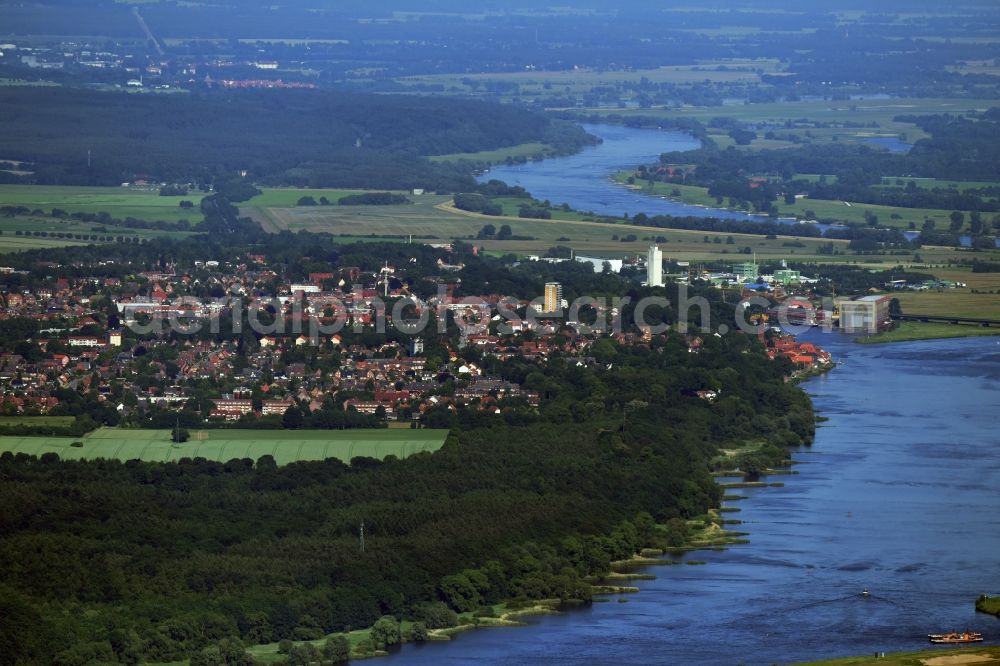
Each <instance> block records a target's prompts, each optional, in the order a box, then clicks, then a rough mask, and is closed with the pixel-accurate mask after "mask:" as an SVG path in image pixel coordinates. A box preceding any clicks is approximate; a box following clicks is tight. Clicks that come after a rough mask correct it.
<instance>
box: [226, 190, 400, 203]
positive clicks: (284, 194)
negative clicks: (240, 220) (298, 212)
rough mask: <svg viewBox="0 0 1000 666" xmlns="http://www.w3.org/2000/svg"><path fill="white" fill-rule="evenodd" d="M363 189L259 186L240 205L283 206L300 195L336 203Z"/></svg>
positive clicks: (362, 191)
mask: <svg viewBox="0 0 1000 666" xmlns="http://www.w3.org/2000/svg"><path fill="white" fill-rule="evenodd" d="M365 191H366V190H341V189H306V188H301V189H300V188H292V187H270V188H261V194H258V195H257V196H255V197H254V198H253V199H250V201H247V202H244V203H242V204H240V205H242V206H255V207H260V208H268V207H279V208H285V207H292V206H295V204H296V203H298V200H299V199H301V198H302V197H312V198H313V199H315V200H316V201H317V202H318V201H319V200H320V197H326V198H327V199H329V200H330V202H331V203H333V204H334V205H336V203H337V201H338V200H339V199H340V198H341V197H346V196H349V195H352V194H363V193H364V192H365ZM379 191H384V190H379Z"/></svg>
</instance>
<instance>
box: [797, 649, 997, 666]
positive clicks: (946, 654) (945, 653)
mask: <svg viewBox="0 0 1000 666" xmlns="http://www.w3.org/2000/svg"><path fill="white" fill-rule="evenodd" d="M996 664H1000V647H988V646H980V647H968V648H948V649H945V650H924V651H922V652H899V653H889V654H886V655H885V656H871V655H869V656H864V657H844V658H842V659H826V660H823V661H810V662H808V663H802V664H799V666H995V665H996Z"/></svg>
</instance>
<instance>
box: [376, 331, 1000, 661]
mask: <svg viewBox="0 0 1000 666" xmlns="http://www.w3.org/2000/svg"><path fill="white" fill-rule="evenodd" d="M800 339H803V340H810V341H814V342H817V343H819V344H820V345H821V346H823V347H825V348H826V349H828V350H830V351H831V352H832V353H833V355H834V357H835V358H836V359H837V360H838V361H841V362H842V363H843V365H841V366H840V367H838V368H836V369H835V370H833V371H831V372H830V373H828V374H826V375H824V376H822V377H819V378H816V379H812V380H810V381H809V382H807V383H806V384H805V385H804V386H805V389H806V390H808V391H809V393H810V394H811V395H812V396H813V399H814V401H815V405H816V409H817V411H818V412H819V413H820V414H821V415H823V416H826V417H828V418H829V419H830V420H829V421H828V422H827V423H824V424H823V425H822V427H820V428H819V430H818V432H817V436H816V441H815V443H814V444H813V445H812V446H811V447H805V448H802V449H800V450H798V451H797V452H796V453H795V455H794V458H795V461H796V463H797V464H796V466H795V467H794V469H795V470H796V471H797V474H795V475H792V476H775V477H771V479H770V480H771V481H782V482H784V483H785V485H784V486H783V487H778V488H765V489H759V490H758V489H753V490H740V491H736V492H740V493H741V494H743V495H745V496H746V497H747V499H745V500H742V501H738V502H727V505H730V506H736V507H739V508H740V510H741V512H740V513H734V514H726V516H727V517H729V518H736V519H739V520H742V521H744V525H743V526H742V527H737V528H736V529H743V530H746V531H748V532H749V533H750V536H749V539H750V543H748V544H745V545H737V546H732V547H730V548H729V549H727V550H723V551H703V552H695V553H691V554H688V555H686V556H684V557H683V558H681V559H682V560H684V561H704V562H705V565H703V566H686V565H680V566H657V567H651V568H649V571H650V572H651V573H654V574H655V575H656V576H657V578H656V580H653V581H639V582H638V583H637V584H638V586H639V587H640V588H641V591H640V592H639V593H636V594H630V595H624V596H623V598H625V599H627V603H617V602H616V598H615V597H612V598H611V599H610V600H609V601H608V602H604V603H595V604H593V605H592V606H590V607H588V608H585V609H579V610H573V611H570V612H567V613H565V614H563V615H559V616H551V617H539V618H533V619H530V620H529V625H528V626H526V627H521V628H510V629H485V630H481V631H474V632H469V633H466V634H462V635H460V636H458V637H457V638H456V639H455V640H453V641H451V642H449V643H429V644H425V645H407V646H404V647H403V648H402V649H401V650H400V652H398V653H397V654H396V655H394V656H392V657H389V658H388V659H387V662H388V663H396V664H401V665H402V664H406V665H409V664H421V665H422V664H428V665H430V664H435V665H437V664H470V663H471V664H489V665H500V664H553V665H555V664H576V663H593V664H611V663H614V664H684V665H698V664H705V665H718V664H737V663H744V664H748V665H750V664H762V665H763V664H774V663H780V664H787V663H794V662H798V661H804V660H815V659H821V658H830V657H835V656H847V655H855V654H862V655H863V654H872V653H875V652H877V651H885V652H890V651H912V650H919V649H924V648H927V647H929V645H928V643H927V639H926V634H927V633H930V632H939V631H948V630H952V629H958V630H963V629H967V628H968V629H972V630H975V631H981V632H983V633H984V634H985V636H986V638H987V644H991V645H997V644H1000V640H998V639H1000V620H998V619H996V618H993V617H991V616H987V615H983V614H977V613H975V611H974V608H973V602H974V601H975V599H976V597H977V596H978V595H979V594H981V593H984V592H985V593H998V592H1000V493H998V486H997V484H998V482H1000V434H998V433H997V430H996V425H995V419H996V415H997V414H1000V337H986V338H964V339H954V340H941V341H924V342H912V343H902V344H893V345H859V344H856V343H854V342H852V341H851V339H850V338H849V337H847V336H844V335H842V334H838V333H821V332H819V331H812V332H809V333H806V334H805V335H803V336H801V338H800ZM866 587H867V588H869V589H870V590H871V596H870V597H869V598H863V597H861V596H860V595H859V592H860V591H861V590H862V589H864V588H866Z"/></svg>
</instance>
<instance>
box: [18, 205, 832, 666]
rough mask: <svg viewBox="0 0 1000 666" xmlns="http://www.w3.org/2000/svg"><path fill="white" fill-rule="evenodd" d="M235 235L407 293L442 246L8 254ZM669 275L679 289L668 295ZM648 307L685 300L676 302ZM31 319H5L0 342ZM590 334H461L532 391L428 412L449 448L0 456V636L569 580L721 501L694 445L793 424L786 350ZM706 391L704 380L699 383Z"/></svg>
mask: <svg viewBox="0 0 1000 666" xmlns="http://www.w3.org/2000/svg"><path fill="white" fill-rule="evenodd" d="M218 196H220V195H216V197H218ZM233 196H239V195H238V193H236V192H234V193H233ZM216 197H210V198H209V199H212V200H214V204H210V205H214V206H216V208H215V210H214V212H211V213H210V215H209V222H208V223H209V224H219V225H223V224H225V223H226V220H230V219H231V217H232V214H233V213H232V210H231V209H229V208H227V206H226V204H225V201H224V200H223V201H219V200H217V199H216ZM213 220H214V222H213ZM237 223H238V221H237ZM220 228H222V227H221V226H220ZM248 243H249V245H248ZM248 247H253V248H254V251H256V252H266V254H267V256H268V257H269V258H270V262H271V264H272V265H273V266H274V267H275V268H276V269H278V270H280V271H281V272H282V273H283V274H285V275H288V276H297V275H303V274H306V273H308V272H310V271H317V270H326V269H328V268H329V267H330V266H334V265H357V266H360V267H362V269H364V270H374V269H375V268H377V266H379V265H381V263H382V261H384V260H386V259H388V260H391V261H393V262H399V263H401V264H403V263H409V264H411V265H412V267H413V268H412V272H411V274H410V275H408V278H407V279H409V280H412V283H411V287H412V288H413V290H414V291H415V292H416V293H429V292H430V291H431V290H432V289H433V285H432V284H431V283H430V282H429V281H425V280H424V279H423V277H424V276H431V275H432V274H433V273H434V272H435V266H436V261H437V259H438V258H439V257H440V256H441V251H440V250H436V249H433V248H429V247H423V246H408V245H401V244H392V243H385V244H349V245H337V244H335V243H334V242H333V240H332V239H330V238H328V237H322V236H313V235H310V234H289V233H283V234H276V235H273V236H269V235H265V234H259V232H258V235H257V236H253V237H252V238H249V239H248V238H244V237H242V235H238V234H234V233H228V234H227V233H219V234H215V235H213V236H211V237H210V238H208V239H190V240H185V241H153V242H150V243H147V244H142V245H128V246H125V245H122V246H114V247H110V248H108V255H107V256H105V257H103V258H104V259H117V260H118V261H117V262H114V263H111V262H105V263H103V264H102V265H101V266H100V267H98V266H96V264H94V262H92V261H91V262H81V261H80V260H82V259H85V258H86V257H87V256H88V255H87V253H88V252H92V250H88V249H87V248H62V249H56V250H52V251H47V252H46V253H45V254H43V253H41V252H29V253H24V254H22V255H11V256H9V257H5V260H6V259H10V260H11V261H12V263H15V264H16V265H18V266H25V267H30V272H29V274H27V275H23V276H19V279H22V280H25V281H27V282H28V283H30V281H32V280H35V279H42V277H43V276H42V273H39V272H38V271H43V272H44V268H41V267H39V266H38V260H39V258H40V257H43V256H44V257H45V258H46V259H48V260H56V261H60V262H61V263H62V264H63V265H64V266H66V268H67V271H68V272H69V273H70V274H76V273H77V272H81V273H80V274H84V273H86V274H88V275H89V274H91V273H92V272H93V271H94V270H98V271H106V272H107V274H108V275H112V274H116V272H117V271H121V270H122V269H121V264H123V263H125V262H127V261H128V260H129V259H134V258H139V257H142V258H144V259H145V260H147V261H149V260H154V261H155V260H158V261H161V262H164V261H170V262H172V263H174V262H175V263H178V264H179V265H182V266H190V265H191V264H192V263H193V261H194V260H196V259H200V260H204V259H206V258H209V257H219V258H224V257H227V256H231V255H232V254H233V253H234V252H236V253H239V254H241V255H242V254H244V253H245V252H246V251H247V249H248ZM453 255H454V256H453V259H454V260H458V261H462V262H463V263H465V264H466V268H465V269H464V270H463V271H462V272H461V273H460V274H459V275H458V276H456V278H460V279H461V288H460V290H459V291H457V292H456V293H457V294H475V293H481V290H484V289H487V284H488V288H489V289H490V290H496V291H502V292H505V293H508V294H511V295H513V296H518V297H522V298H523V297H529V296H534V295H537V293H539V290H540V288H541V285H542V284H543V283H544V282H545V281H548V280H552V279H558V280H560V281H562V282H563V284H564V286H565V293H566V295H567V296H568V297H574V295H576V294H582V293H588V294H594V295H629V296H633V297H641V296H643V295H647V291H648V290H646V288H641V287H638V286H636V285H633V284H630V283H629V282H627V281H624V280H622V279H621V278H619V277H615V276H610V275H602V274H595V273H594V272H593V271H592V270H591V269H590V268H589V267H586V266H583V265H580V264H576V263H572V262H570V263H566V264H557V265H549V264H542V263H538V264H531V265H523V266H520V267H519V266H516V265H515V263H516V262H513V261H511V260H510V258H494V257H479V258H477V257H475V256H474V255H473V251H472V248H471V247H470V246H468V245H466V244H463V243H456V244H455V248H454V253H453ZM408 257H409V258H410V259H412V260H413V261H409V260H408ZM86 263H91V265H89V266H88V265H86ZM671 288H672V289H673V288H675V287H671ZM694 291H695V292H696V294H697V295H702V296H704V297H705V298H706V299H707V300H708V302H709V304H710V305H709V306H710V310H711V312H710V318H711V322H710V325H711V326H713V328H714V327H717V326H718V325H719V324H720V323H723V322H728V323H729V325H730V327H731V329H735V326H733V322H732V317H733V312H732V308H731V306H727V305H726V304H725V303H724V302H723V301H722V299H721V296H720V294H719V293H718V291H717V290H709V289H705V290H699V289H697V288H695V290H694ZM667 296H668V297H669V298H670V299H671V301H672V302H674V303H677V302H678V294H677V293H675V292H669V293H668V294H667ZM649 314H650V315H651V317H650V318H649V319H648V321H653V320H654V319H655V320H656V321H665V322H676V321H677V320H678V318H679V317H680V316H681V313H679V312H678V311H677V310H676V309H675V308H672V307H661V308H654V310H652V311H650V313H649ZM626 316H631V312H630V311H629V312H626ZM18 326H20V324H18ZM228 330H229V329H228V328H227V327H225V326H223V328H222V331H221V333H220V335H222V336H225V335H227V331H228ZM30 333H31V330H30V326H29V325H28V324H25V325H24V327H23V330H22V329H18V330H17V331H13V330H12V331H11V332H10V333H9V334H6V335H5V337H4V340H5V344H10V345H17V344H18V338H19V337H20V336H21V335H30ZM455 334H456V332H455V331H452V330H449V331H448V334H447V335H455ZM362 335H369V334H368V333H365V334H362ZM350 339H351V338H347V340H348V341H350ZM428 344H429V345H430V348H429V351H428V354H429V355H437V354H440V353H441V349H440V348H439V345H437V344H436V342H435V338H434V337H433V335H432V336H431V337H430V338H428ZM590 353H591V355H592V356H593V359H594V360H593V362H588V363H587V364H585V365H580V364H578V363H576V362H575V361H573V362H570V361H569V360H567V359H563V358H561V357H560V355H559V354H558V353H556V354H555V355H554V357H553V358H552V359H551V360H549V361H548V362H546V363H541V364H539V363H534V362H530V361H525V360H521V359H516V358H515V359H509V360H505V361H500V360H498V359H495V358H481V357H479V356H478V352H476V351H475V350H474V349H470V350H468V351H467V352H466V354H467V355H470V356H469V358H475V360H476V362H477V363H480V364H481V367H483V368H484V370H485V371H486V372H488V373H490V374H491V375H493V376H498V377H502V378H503V379H506V380H508V381H511V382H515V383H517V384H519V385H522V386H524V387H526V388H528V389H530V390H532V391H536V392H537V393H538V394H539V395H540V397H541V406H540V408H539V409H538V410H537V411H536V412H534V413H531V412H525V411H523V410H519V411H515V412H511V413H502V414H494V413H492V412H489V411H479V410H463V411H461V412H459V413H458V414H455V413H449V412H448V411H447V410H441V411H434V410H431V411H430V412H428V414H426V415H425V417H424V421H425V425H428V426H434V427H445V428H449V429H450V430H451V434H450V435H449V437H448V439H447V442H446V444H445V446H444V447H443V448H442V449H441V450H440V451H438V452H436V453H433V454H420V455H416V456H413V457H411V458H407V459H403V460H399V459H395V458H392V457H390V458H388V459H386V460H385V461H384V462H381V463H380V462H377V461H375V460H371V459H355V460H352V461H351V464H350V465H345V464H343V463H341V462H338V461H336V460H328V461H325V462H308V463H296V464H293V465H289V466H286V467H277V466H275V464H274V462H273V460H270V459H268V458H263V459H261V460H257V461H254V460H234V461H230V462H228V463H214V462H208V461H205V460H200V459H195V460H190V459H185V460H181V461H180V462H178V463H171V464H155V463H139V462H134V461H133V462H129V463H118V462H109V461H93V462H69V461H61V460H59V459H57V458H56V457H55V456H44V457H42V458H41V459H35V458H31V457H28V456H24V455H18V456H12V455H10V454H4V455H3V456H0V505H2V506H4V507H5V508H4V511H3V512H0V567H2V569H3V571H4V576H3V583H2V585H0V604H2V611H3V615H4V623H3V625H2V628H0V649H2V650H3V653H4V654H8V655H10V654H16V655H19V656H20V657H21V658H22V663H26V664H31V663H46V664H48V663H55V664H62V665H69V664H85V663H93V662H104V663H115V662H118V663H136V662H137V661H138V660H152V661H170V660H177V659H182V658H185V657H191V656H199V655H202V654H203V653H204V651H206V650H209V651H211V650H219V649H221V648H220V647H218V645H219V644H220V642H222V643H223V644H224V645H227V646H229V647H232V646H233V645H236V643H233V642H232V641H233V640H238V641H240V642H241V643H242V644H255V643H261V642H274V641H280V640H282V639H308V638H315V637H320V636H323V635H325V634H327V633H330V632H335V631H341V630H345V629H348V628H360V627H366V626H370V625H372V623H374V622H376V621H378V620H379V618H381V617H383V616H386V615H391V616H394V617H396V618H402V619H412V620H414V621H418V622H421V623H422V624H423V625H424V626H427V627H431V628H433V627H440V626H446V625H448V624H451V623H453V622H454V621H455V620H454V614H455V613H456V612H467V611H475V610H477V609H479V608H480V607H482V606H484V605H488V604H492V603H495V602H497V601H499V600H503V599H515V600H520V602H522V603H527V602H529V601H531V600H536V599H541V598H561V599H565V600H570V599H576V600H584V601H586V600H588V599H589V598H590V587H589V583H590V582H591V581H593V580H595V579H596V578H599V577H600V576H601V575H602V574H604V573H606V572H607V571H608V568H609V563H610V562H611V561H612V560H615V559H619V558H623V557H627V556H629V555H631V554H633V553H634V552H636V551H637V550H638V549H640V548H642V547H644V546H660V547H663V546H667V545H670V544H671V543H676V539H677V538H683V531H684V529H685V528H684V526H683V522H682V519H687V518H693V517H696V516H699V515H701V514H702V513H704V512H705V511H706V509H708V508H710V507H713V506H716V505H717V503H718V501H719V499H720V490H719V488H718V487H717V486H716V485H715V484H714V483H713V482H712V480H711V477H710V465H709V460H710V458H711V457H712V456H713V455H715V454H716V453H717V451H718V449H719V448H720V447H725V446H728V445H732V444H735V443H739V442H743V441H745V440H747V439H758V440H766V441H767V442H769V443H770V444H771V445H772V446H771V449H773V450H779V451H781V450H783V447H785V446H795V445H799V444H802V443H808V442H810V441H811V439H812V436H813V429H814V423H813V414H812V410H811V406H810V402H809V399H808V397H807V396H806V395H805V394H804V393H803V392H801V391H800V390H798V389H797V388H796V387H795V386H794V385H791V384H787V383H786V382H785V376H786V375H787V374H788V372H789V371H790V370H791V367H790V363H789V362H788V361H787V360H784V359H780V360H778V361H770V360H768V359H767V358H766V356H765V355H764V353H763V348H762V347H761V345H760V344H759V343H758V341H757V340H756V339H755V338H751V337H748V336H744V335H742V334H739V333H730V334H728V335H725V336H722V337H717V336H706V337H705V340H704V344H703V345H702V348H701V351H700V352H699V353H696V354H693V353H690V352H689V350H688V343H687V341H686V339H685V338H684V337H682V336H680V335H678V334H669V335H668V336H666V337H663V338H657V339H655V340H654V341H653V343H652V344H651V345H650V346H649V347H648V348H646V347H632V346H620V345H619V344H618V343H615V342H614V341H612V340H611V339H609V338H603V339H600V340H598V341H597V342H595V343H594V345H593V347H592V350H591V352H590ZM706 389H710V390H715V391H719V392H721V393H720V395H721V396H722V397H721V398H719V399H718V400H716V401H714V402H709V401H706V400H702V399H700V398H698V397H697V392H698V391H700V390H706ZM79 407H80V409H83V410H86V409H88V406H87V405H86V404H83V403H81V404H80V405H79ZM175 418H176V417H175ZM318 425H319V426H320V427H322V424H318ZM358 425H361V424H358ZM136 516H141V517H142V519H141V520H136ZM362 521H363V522H364V524H365V549H364V552H361V551H360V549H359V541H358V531H359V529H360V524H361V522H362ZM657 525H659V526H657ZM678 530H680V532H678ZM227 640H228V641H230V642H228V643H226V642H225V641H227ZM227 649H229V648H227ZM199 658H200V657H199ZM199 663H201V662H199ZM206 663H213V662H206ZM214 663H218V662H214Z"/></svg>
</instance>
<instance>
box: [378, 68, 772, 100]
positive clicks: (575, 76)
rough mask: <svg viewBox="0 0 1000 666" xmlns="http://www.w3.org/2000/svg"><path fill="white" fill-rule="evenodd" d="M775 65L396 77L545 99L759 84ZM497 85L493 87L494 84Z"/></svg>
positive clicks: (477, 92) (449, 89)
mask: <svg viewBox="0 0 1000 666" xmlns="http://www.w3.org/2000/svg"><path fill="white" fill-rule="evenodd" d="M780 68H781V64H780V62H779V61H777V60H773V59H759V60H749V59H731V60H716V61H706V62H702V63H698V64H694V65H668V66H664V67H657V68H652V69H631V70H606V69H574V70H554V71H522V72H490V73H479V74H477V73H473V74H433V75H426V76H410V77H403V78H399V79H397V81H398V82H399V83H402V84H403V85H407V86H413V87H414V88H422V87H426V86H440V87H441V88H442V89H443V92H445V93H447V94H455V93H458V94H461V95H463V96H465V97H470V96H471V97H476V96H481V97H493V96H495V95H496V94H497V91H499V94H500V97H501V99H505V101H507V99H506V98H511V97H513V94H512V92H511V88H512V86H517V95H518V96H519V97H520V98H521V99H532V98H537V99H542V100H544V99H546V98H547V97H550V96H553V95H562V94H565V93H570V94H582V93H587V92H590V90H591V88H594V87H596V86H614V85H615V84H620V83H639V82H640V81H641V80H643V79H645V80H647V81H649V82H650V83H672V84H677V85H684V84H695V83H704V82H706V81H708V82H712V83H746V84H757V83H760V82H761V78H760V73H762V72H763V73H777V72H779V71H780ZM498 85H499V88H498Z"/></svg>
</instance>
